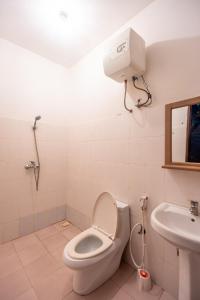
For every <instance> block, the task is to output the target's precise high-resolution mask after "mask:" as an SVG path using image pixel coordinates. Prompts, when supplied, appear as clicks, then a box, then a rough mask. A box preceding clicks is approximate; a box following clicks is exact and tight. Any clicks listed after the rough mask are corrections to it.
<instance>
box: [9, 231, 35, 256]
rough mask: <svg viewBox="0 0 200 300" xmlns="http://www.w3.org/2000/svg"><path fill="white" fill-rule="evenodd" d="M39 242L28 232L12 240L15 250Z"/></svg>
mask: <svg viewBox="0 0 200 300" xmlns="http://www.w3.org/2000/svg"><path fill="white" fill-rule="evenodd" d="M39 243H40V241H39V240H38V238H37V237H36V236H35V235H34V234H29V235H26V236H23V237H21V238H18V239H16V240H14V241H13V244H14V246H15V249H16V251H17V252H18V251H21V250H23V249H24V248H26V247H31V246H33V245H35V244H39Z"/></svg>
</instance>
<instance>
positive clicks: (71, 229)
mask: <svg viewBox="0 0 200 300" xmlns="http://www.w3.org/2000/svg"><path fill="white" fill-rule="evenodd" d="M80 232H81V230H80V229H78V228H77V227H75V226H73V225H69V226H68V227H67V228H66V229H65V230H63V231H62V234H63V235H64V236H65V237H66V238H67V239H68V240H71V239H73V237H75V236H76V235H77V234H79V233H80Z"/></svg>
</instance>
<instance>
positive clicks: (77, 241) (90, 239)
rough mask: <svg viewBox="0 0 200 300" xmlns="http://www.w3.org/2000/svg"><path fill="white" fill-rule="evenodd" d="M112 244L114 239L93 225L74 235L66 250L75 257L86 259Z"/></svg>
mask: <svg viewBox="0 0 200 300" xmlns="http://www.w3.org/2000/svg"><path fill="white" fill-rule="evenodd" d="M81 244H82V245H81ZM112 244H113V241H112V239H110V238H109V237H107V236H106V235H105V234H103V233H102V232H100V231H99V230H97V229H95V228H93V227H91V228H89V229H87V230H85V231H83V232H81V233H80V234H78V235H77V236H76V237H74V238H73V239H72V240H71V241H70V242H69V243H68V244H67V246H66V251H67V254H68V255H69V256H70V257H72V258H74V259H86V258H90V257H94V256H97V255H99V254H100V253H102V252H104V251H106V250H107V249H108V248H110V247H111V246H112Z"/></svg>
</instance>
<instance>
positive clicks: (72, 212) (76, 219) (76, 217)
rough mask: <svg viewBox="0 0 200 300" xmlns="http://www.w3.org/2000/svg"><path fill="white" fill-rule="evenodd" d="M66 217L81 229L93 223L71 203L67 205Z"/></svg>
mask: <svg viewBox="0 0 200 300" xmlns="http://www.w3.org/2000/svg"><path fill="white" fill-rule="evenodd" d="M66 218H67V220H69V221H70V222H71V223H72V224H74V225H76V226H77V227H78V228H80V229H81V230H85V229H87V228H88V227H89V226H90V224H91V222H90V219H89V218H88V217H87V216H85V215H84V214H82V213H81V212H80V211H78V210H76V209H74V208H72V207H71V206H69V205H67V211H66Z"/></svg>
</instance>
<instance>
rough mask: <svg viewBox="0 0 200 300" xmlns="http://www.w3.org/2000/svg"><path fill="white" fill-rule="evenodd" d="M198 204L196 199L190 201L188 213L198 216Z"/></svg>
mask: <svg viewBox="0 0 200 300" xmlns="http://www.w3.org/2000/svg"><path fill="white" fill-rule="evenodd" d="M198 206H199V202H198V201H194V200H191V201H190V213H191V214H192V215H194V216H198V215H199V211H198Z"/></svg>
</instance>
